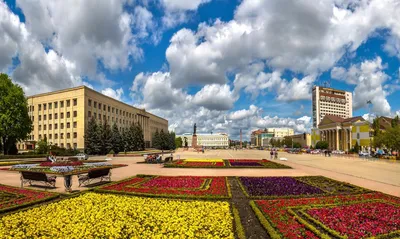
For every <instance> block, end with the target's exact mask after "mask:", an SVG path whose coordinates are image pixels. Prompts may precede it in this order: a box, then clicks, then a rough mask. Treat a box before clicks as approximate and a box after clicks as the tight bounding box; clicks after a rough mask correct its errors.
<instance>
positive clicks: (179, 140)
mask: <svg viewBox="0 0 400 239" xmlns="http://www.w3.org/2000/svg"><path fill="white" fill-rule="evenodd" d="M175 146H176V148H182V146H183V141H182V138H181V137H176V138H175Z"/></svg>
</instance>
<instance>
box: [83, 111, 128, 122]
mask: <svg viewBox="0 0 400 239" xmlns="http://www.w3.org/2000/svg"><path fill="white" fill-rule="evenodd" d="M92 117H93V118H95V119H98V120H100V121H101V120H102V119H103V120H106V119H107V121H109V122H110V116H107V117H106V115H103V118H102V117H101V114H100V113H99V114H96V113H93V115H92V112H91V111H88V118H92ZM114 119H115V121H114ZM111 122H116V123H118V122H119V123H120V124H131V123H132V121H128V120H124V119H119V121H118V118H114V117H111Z"/></svg>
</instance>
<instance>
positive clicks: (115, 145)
mask: <svg viewBox="0 0 400 239" xmlns="http://www.w3.org/2000/svg"><path fill="white" fill-rule="evenodd" d="M111 142H112V150H113V151H114V152H115V153H116V154H118V153H119V152H121V151H124V145H123V141H122V135H121V133H120V132H119V130H118V126H117V124H115V123H114V125H113V127H112V132H111Z"/></svg>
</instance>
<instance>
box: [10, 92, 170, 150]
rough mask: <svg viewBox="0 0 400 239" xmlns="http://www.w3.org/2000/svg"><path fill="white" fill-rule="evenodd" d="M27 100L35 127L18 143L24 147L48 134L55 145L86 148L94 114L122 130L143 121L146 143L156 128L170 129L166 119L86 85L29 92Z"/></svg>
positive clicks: (157, 129) (99, 120) (146, 143)
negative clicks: (86, 140)
mask: <svg viewBox="0 0 400 239" xmlns="http://www.w3.org/2000/svg"><path fill="white" fill-rule="evenodd" d="M27 101H28V114H29V116H30V117H31V119H32V122H33V131H32V132H31V133H30V135H29V136H28V140H26V141H25V142H21V143H18V144H17V148H18V149H19V150H21V151H23V150H32V149H34V148H35V144H36V142H37V141H39V140H41V139H44V138H46V139H47V142H48V143H49V144H51V145H57V146H59V147H64V148H75V149H84V148H85V140H84V134H85V130H86V128H87V125H88V122H89V120H90V118H92V117H93V118H95V119H96V120H97V122H98V123H102V122H104V121H107V122H108V123H109V124H110V125H111V126H113V124H116V125H117V126H118V128H119V129H120V130H122V128H127V127H129V126H130V124H132V123H135V124H140V126H141V127H142V130H143V134H144V140H145V145H146V147H151V146H152V135H153V134H154V133H155V132H156V131H159V132H160V131H161V130H164V132H168V121H167V120H166V119H163V118H161V117H158V116H156V115H154V114H151V113H150V112H147V111H146V110H145V109H139V108H135V107H133V106H131V105H128V104H125V103H123V102H121V101H118V100H116V99H113V98H111V97H108V96H106V95H103V94H101V93H99V92H97V91H95V90H92V89H90V88H88V87H86V86H79V87H75V88H69V89H64V90H58V91H53V92H48V93H43V94H38V95H33V96H29V97H28V98H27Z"/></svg>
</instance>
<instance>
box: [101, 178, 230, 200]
mask: <svg viewBox="0 0 400 239" xmlns="http://www.w3.org/2000/svg"><path fill="white" fill-rule="evenodd" d="M98 191H100V192H119V193H128V194H134V195H147V196H165V197H181V198H216V199H218V198H221V199H222V198H229V197H230V191H229V188H228V185H227V178H226V177H206V176H143V177H133V178H130V179H127V180H123V181H120V182H116V183H113V184H111V185H105V186H103V187H100V188H99V189H98Z"/></svg>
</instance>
